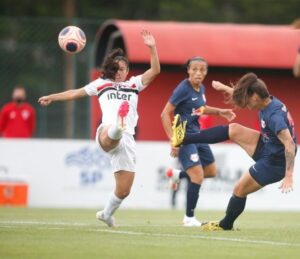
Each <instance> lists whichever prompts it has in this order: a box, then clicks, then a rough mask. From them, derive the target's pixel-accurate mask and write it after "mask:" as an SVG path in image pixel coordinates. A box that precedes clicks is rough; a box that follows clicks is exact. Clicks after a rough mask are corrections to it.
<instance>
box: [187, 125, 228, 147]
mask: <svg viewBox="0 0 300 259" xmlns="http://www.w3.org/2000/svg"><path fill="white" fill-rule="evenodd" d="M228 139H229V126H228V125H224V126H216V127H212V128H209V129H205V130H201V131H200V132H199V133H186V135H185V138H184V141H183V144H192V143H207V144H214V143H219V142H223V141H226V140H228Z"/></svg>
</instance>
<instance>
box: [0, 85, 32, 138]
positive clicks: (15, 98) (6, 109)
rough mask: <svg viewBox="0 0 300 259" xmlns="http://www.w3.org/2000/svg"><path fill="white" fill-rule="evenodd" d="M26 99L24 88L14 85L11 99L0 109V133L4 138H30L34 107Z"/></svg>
mask: <svg viewBox="0 0 300 259" xmlns="http://www.w3.org/2000/svg"><path fill="white" fill-rule="evenodd" d="M25 101H26V90H25V88H24V87H23V86H16V87H15V88H14V90H13V93H12V101H11V102H9V103H7V104H5V105H4V106H3V107H2V109H1V111H0V135H1V136H2V137H4V138H30V137H32V136H33V134H34V131H35V123H36V115H35V109H34V108H33V107H32V106H31V105H30V104H29V103H27V102H25Z"/></svg>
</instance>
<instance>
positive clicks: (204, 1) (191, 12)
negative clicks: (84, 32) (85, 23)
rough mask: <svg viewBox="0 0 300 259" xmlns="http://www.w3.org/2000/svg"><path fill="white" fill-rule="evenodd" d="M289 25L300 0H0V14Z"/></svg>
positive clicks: (298, 7) (295, 13) (298, 12)
mask: <svg viewBox="0 0 300 259" xmlns="http://www.w3.org/2000/svg"><path fill="white" fill-rule="evenodd" d="M66 6H68V7H69V8H73V9H74V15H75V16H77V17H78V18H99V19H111V18H117V19H145V20H164V21H165V20H176V21H204V22H230V23H263V24H290V23H292V21H293V20H294V19H296V18H298V17H299V15H300V3H299V0H263V1H262V0H43V1H40V0H1V1H0V16H31V17H36V16H52V17H62V16H65V15H66V10H65V8H66Z"/></svg>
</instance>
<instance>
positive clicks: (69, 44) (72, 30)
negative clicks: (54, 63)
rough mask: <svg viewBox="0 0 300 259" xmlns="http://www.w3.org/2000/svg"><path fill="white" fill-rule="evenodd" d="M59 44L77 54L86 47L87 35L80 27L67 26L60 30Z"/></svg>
mask: <svg viewBox="0 0 300 259" xmlns="http://www.w3.org/2000/svg"><path fill="white" fill-rule="evenodd" d="M58 44H59V46H60V47H61V48H62V49H63V50H64V51H66V52H67V53H71V54H75V53H78V52H80V51H81V50H83V48H84V47H85V44H86V37H85V34H84V32H83V30H81V29H80V28H78V27H76V26H67V27H65V28H63V29H62V30H61V31H60V33H59V35H58Z"/></svg>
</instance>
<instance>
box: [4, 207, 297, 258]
mask: <svg viewBox="0 0 300 259" xmlns="http://www.w3.org/2000/svg"><path fill="white" fill-rule="evenodd" d="M95 212H96V210H90V209H28V208H0V258H5V259H6V258H84V259H86V258H210V259H211V258H230V259H231V258H264V259H265V258H270V259H271V258H272V259H274V258H278V259H279V258H280V259H281V258H289V259H292V258H295V259H296V258H299V256H300V221H299V219H300V212H255V211H246V212H245V213H244V214H243V215H242V216H241V217H240V218H239V220H238V222H237V223H236V227H238V228H239V229H240V231H227V232H201V231H200V230H199V228H184V227H182V226H181V224H180V223H181V219H182V215H183V212H182V211H178V210H174V211H172V210H165V211H161V210H157V211H155V210H123V209H121V210H119V211H118V212H117V213H116V219H117V223H118V224H119V225H120V227H118V228H114V229H112V228H108V227H106V226H104V224H102V223H101V222H98V221H97V220H96V219H95ZM197 215H198V218H199V219H203V220H216V219H219V218H220V217H222V215H223V212H219V211H202V212H197ZM200 216H201V217H200Z"/></svg>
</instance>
